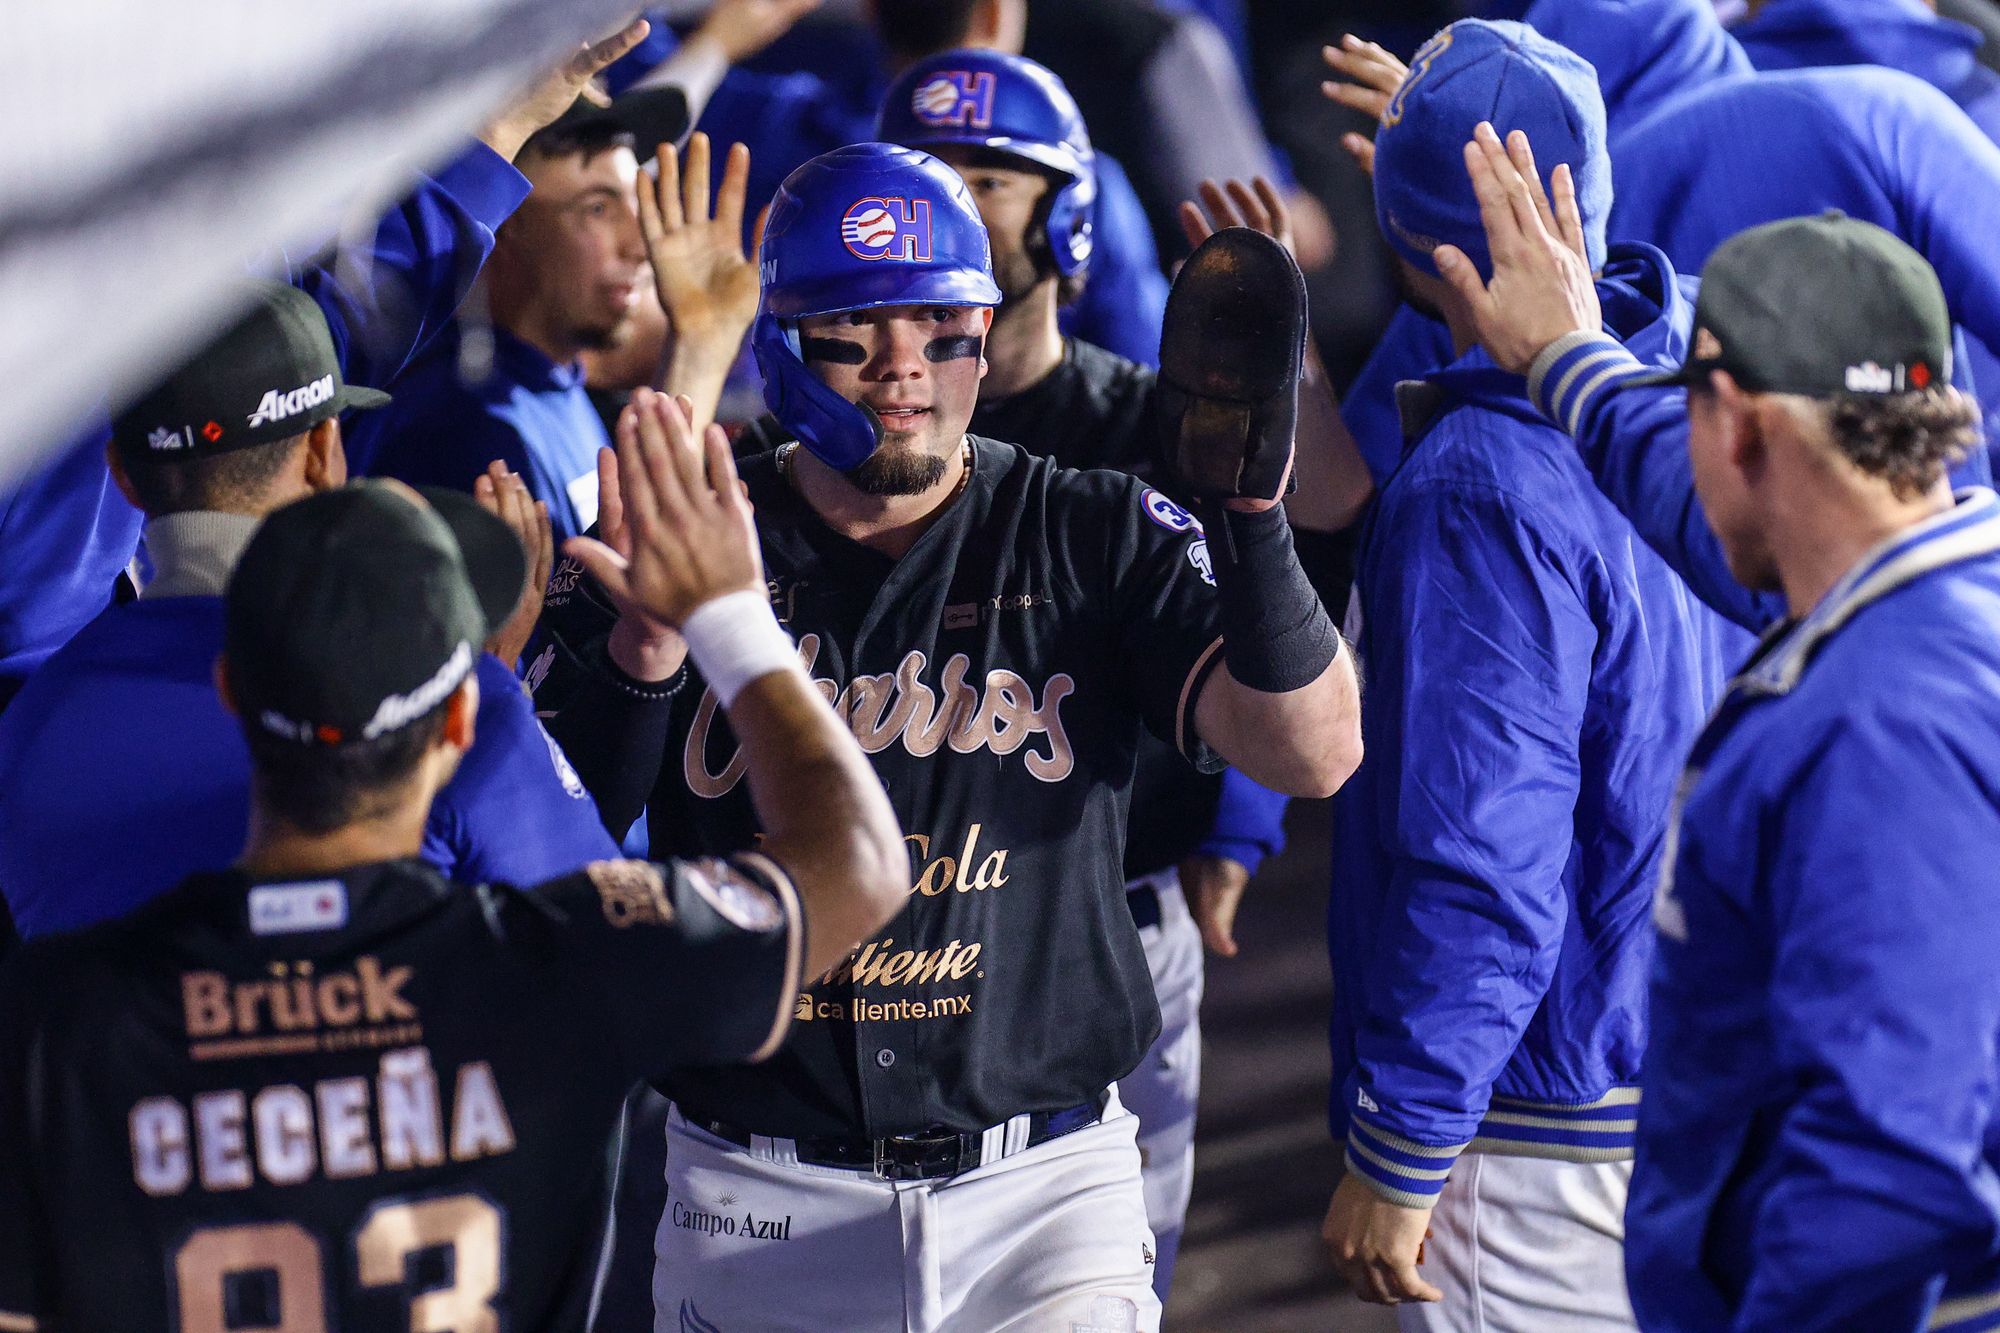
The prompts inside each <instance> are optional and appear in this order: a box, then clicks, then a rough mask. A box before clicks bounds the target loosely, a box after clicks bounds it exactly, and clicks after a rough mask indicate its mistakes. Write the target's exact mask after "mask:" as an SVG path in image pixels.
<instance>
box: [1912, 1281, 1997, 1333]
mask: <svg viewBox="0 0 2000 1333" xmlns="http://www.w3.org/2000/svg"><path fill="white" fill-rule="evenodd" d="M1924 1327H1925V1328H1926V1329H1927V1330H1928V1333H1988V1330H1990V1329H2000V1289H1994V1290H1991V1291H1975V1292H1973V1293H1971V1294H1970V1295H1965V1296H1947V1297H1945V1299H1943V1300H1941V1301H1939V1302H1938V1303H1937V1308H1936V1309H1934V1310H1932V1311H1931V1318H1930V1322H1929V1323H1928V1324H1926V1325H1925V1326H1924Z"/></svg>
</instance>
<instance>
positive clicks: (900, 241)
mask: <svg viewBox="0 0 2000 1333" xmlns="http://www.w3.org/2000/svg"><path fill="white" fill-rule="evenodd" d="M840 239H841V241H842V242H843V243H844V244H845V245H846V246H847V249H848V253H850V254H852V255H854V256H855V257H856V258H857V259H897V260H901V261H903V262H904V263H911V262H916V263H928V262H929V261H930V257H931V201H930V200H928V199H900V198H899V199H863V200H860V201H858V202H857V203H856V204H855V205H854V206H853V207H852V208H850V209H848V210H847V212H845V213H843V214H842V215H841V218H840Z"/></svg>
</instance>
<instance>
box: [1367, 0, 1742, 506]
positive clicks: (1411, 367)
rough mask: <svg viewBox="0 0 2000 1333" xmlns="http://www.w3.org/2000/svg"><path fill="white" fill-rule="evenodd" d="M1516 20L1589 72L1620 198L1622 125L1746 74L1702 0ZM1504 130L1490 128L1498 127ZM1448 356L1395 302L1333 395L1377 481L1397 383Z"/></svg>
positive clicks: (1396, 446)
mask: <svg viewBox="0 0 2000 1333" xmlns="http://www.w3.org/2000/svg"><path fill="white" fill-rule="evenodd" d="M1522 18H1523V20H1524V21H1525V22H1527V23H1528V24H1530V25H1532V26H1533V27H1534V28H1535V29H1536V30H1537V31H1539V32H1541V33H1542V34H1543V35H1544V36H1546V37H1548V38H1549V39H1550V40H1552V41H1557V42H1561V43H1562V44H1563V45H1564V46H1567V47H1568V48H1569V49H1570V50H1572V51H1574V52H1576V53H1577V54H1578V55H1580V56H1582V57H1583V58H1584V59H1585V60H1588V61H1589V62H1590V63H1591V65H1592V67H1593V68H1595V69H1596V70H1597V80H1598V84H1599V87H1600V89H1601V91H1602V92H1603V95H1604V119H1605V125H1606V128H1607V130H1608V131H1609V134H1610V152H1611V164H1612V178H1613V180H1614V182H1615V186H1616V193H1617V196H1618V198H1619V199H1621V200H1622V199H1623V197H1624V193H1625V190H1626V188H1627V184H1628V182H1629V181H1631V180H1632V179H1633V177H1634V175H1635V174H1636V173H1641V172H1643V171H1644V169H1645V168H1644V165H1643V159H1638V160H1628V159H1627V158H1626V157H1625V156H1624V155H1623V154H1622V153H1621V152H1620V150H1619V142H1618V139H1619V134H1620V132H1621V131H1622V130H1624V129H1625V128H1626V127H1628V126H1630V125H1633V124H1636V123H1637V122H1638V121H1639V120H1641V119H1642V118H1644V117H1645V116H1646V115H1648V114H1649V113H1650V112H1651V111H1652V110H1653V109H1654V108H1655V107H1657V106H1659V105H1660V104H1661V103H1662V102H1664V101H1667V100H1669V99H1670V98H1672V97H1674V96H1675V95H1677V94H1680V93H1684V92H1686V91H1688V90H1689V89H1693V88H1700V87H1703V86H1705V85H1707V84H1709V83H1712V82H1714V81H1715V80H1717V79H1724V78H1730V77H1733V76H1736V75H1740V74H1748V73H1749V72H1750V71H1751V65H1750V58H1749V57H1748V56H1746V55H1744V54H1743V51H1742V48H1740V47H1739V46H1737V44H1736V42H1735V41H1734V40H1733V39H1732V38H1731V37H1730V36H1729V34H1728V33H1726V32H1724V31H1723V29H1722V25H1721V24H1720V23H1718V22H1716V19H1715V11H1714V9H1713V8H1712V6H1711V5H1710V4H1709V0H1536V3H1535V4H1533V5H1530V6H1529V7H1528V10H1527V12H1526V13H1525V14H1524V15H1523V16H1522ZM1508 128H1509V127H1507V126H1505V125H1502V126H1500V127H1499V129H1500V131H1501V132H1502V133H1503V134H1504V133H1505V132H1506V131H1507V129H1508ZM1700 146H1701V147H1703V148H1706V147H1708V145H1707V144H1705V143H1704V144H1702V145H1700ZM1612 218H1613V222H1612V227H1611V232H1610V234H1611V235H1612V236H1613V237H1616V238H1618V239H1620V240H1635V241H1651V242H1652V243H1653V244H1655V245H1658V244H1659V242H1658V241H1657V240H1656V239H1655V238H1654V237H1652V236H1649V235H1645V234H1642V233H1629V234H1628V233H1627V232H1624V231H1620V230H1619V229H1618V226H1617V218H1618V214H1617V213H1615V212H1614V213H1613V214H1612ZM1662 248H1666V247H1662ZM1667 257H1668V258H1670V259H1672V260H1673V261H1674V263H1675V266H1676V267H1678V268H1679V269H1680V270H1681V272H1683V273H1694V272H1697V271H1698V270H1699V269H1700V268H1701V265H1700V263H1699V262H1697V263H1693V264H1690V263H1688V262H1686V261H1685V260H1684V259H1683V258H1682V257H1681V256H1679V255H1677V254H1675V253H1674V252H1673V251H1672V250H1671V249H1668V250H1667ZM1451 359H1452V350H1451V336H1450V335H1449V334H1448V333H1447V332H1446V331H1445V327H1444V324H1443V322H1442V321H1440V320H1436V319H1432V318H1430V317H1428V316H1425V315H1422V314H1419V313H1418V312H1417V311H1416V310H1415V309H1413V308H1411V307H1410V306H1408V305H1398V306H1397V307H1396V312H1395V313H1394V314H1393V315H1391V316H1390V318H1389V324H1388V327H1387V328H1385V329H1384V330H1383V331H1382V336H1381V338H1380V339H1378V340H1377V341H1376V344H1375V347H1374V350H1373V351H1372V352H1371V353H1370V354H1369V357H1368V360H1367V361H1365V362H1364V363H1363V364H1362V367H1361V370H1360V373H1359V374H1357V375H1356V376H1355V378H1354V383H1353V384H1351V385H1350V386H1348V390H1347V393H1346V394H1345V395H1343V396H1342V398H1341V403H1340V415H1341V420H1343V421H1344V422H1346V424H1347V429H1348V433H1349V434H1351V435H1352V436H1353V437H1354V443H1355V446H1356V448H1358V449H1359V450H1360V452H1361V458H1362V461H1363V462H1365V463H1366V464H1367V465H1368V471H1369V474H1370V475H1371V476H1373V477H1374V478H1375V484H1376V485H1377V486H1378V487H1379V486H1380V485H1381V484H1382V482H1383V481H1384V480H1385V479H1386V478H1387V477H1388V475H1389V474H1390V473H1391V472H1394V471H1395V470H1396V465H1397V464H1398V463H1400V462H1401V461H1402V457H1403V431H1402V426H1401V424H1400V423H1399V422H1398V420H1397V416H1396V396H1395V389H1396V385H1397V383H1398V382H1399V381H1402V380H1411V379H1416V378H1417V377H1418V376H1420V375H1422V374H1423V373H1424V372H1426V371H1428V370H1434V369H1436V368H1437V367H1439V366H1442V365H1445V364H1446V363H1448V362H1449V361H1450V360H1451Z"/></svg>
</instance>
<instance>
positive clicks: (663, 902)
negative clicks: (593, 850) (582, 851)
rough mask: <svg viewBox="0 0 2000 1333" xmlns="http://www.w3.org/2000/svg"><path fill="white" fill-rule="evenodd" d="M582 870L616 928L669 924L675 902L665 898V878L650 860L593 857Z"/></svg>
mask: <svg viewBox="0 0 2000 1333" xmlns="http://www.w3.org/2000/svg"><path fill="white" fill-rule="evenodd" d="M583 873H584V874H586V875H588V876H589V877H590V882H591V884H592V885H593V886H594V887H595V888H596V889H597V901H598V906H600V907H602V908H603V909H604V919H605V920H606V921H609V922H610V923H611V924H612V925H613V926H615V927H617V928H618V929H619V930H624V929H625V928H626V927H628V926H665V925H670V924H672V922H673V919H674V905H673V904H672V903H671V902H669V901H667V881H666V879H665V878H664V877H663V876H662V875H661V874H660V871H659V868H658V867H657V866H655V865H653V863H652V862H650V861H592V862H591V863H590V864H589V865H587V866H585V867H584V868H583Z"/></svg>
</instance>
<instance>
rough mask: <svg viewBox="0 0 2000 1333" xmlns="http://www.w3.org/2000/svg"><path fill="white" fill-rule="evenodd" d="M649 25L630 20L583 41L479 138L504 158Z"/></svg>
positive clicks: (550, 121) (633, 43)
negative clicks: (596, 38) (599, 38)
mask: <svg viewBox="0 0 2000 1333" xmlns="http://www.w3.org/2000/svg"><path fill="white" fill-rule="evenodd" d="M650 31H651V27H650V26H649V25H648V24H647V22H646V20H644V19H633V20H632V21H631V22H630V23H628V24H626V25H625V26H624V27H622V28H620V29H619V30H618V31H617V32H614V33H612V34H611V35H610V36H609V37H606V38H605V39H604V40H603V41H601V42H586V43H584V44H582V45H581V46H579V47H578V48H577V50H576V52H575V54H573V55H571V56H570V57H569V58H568V59H567V60H565V61H563V63H562V64H561V65H559V66H557V67H556V69H555V71H554V72H553V73H551V74H550V75H549V76H548V77H547V78H545V79H543V80H542V81H541V82H540V83H538V84H536V85H535V86H534V87H533V88H530V89H529V90H528V91H527V93H526V94H525V95H524V96H523V97H522V98H521V100H520V101H518V102H516V103H514V105H512V106H510V107H508V108H507V109H506V110H505V111H503V112H501V113H500V114H499V115H498V116H497V117H495V118H494V120H493V122H492V123H491V124H489V125H488V126H487V127H486V128H485V129H484V130H482V131H480V134H479V137H480V138H481V139H483V140H484V141H485V142H486V145H487V146H488V147H489V148H491V149H492V150H493V151H494V152H496V153H498V154H500V156H502V157H504V158H506V159H507V160H508V161H510V162H511V161H513V160H514V155H515V154H517V153H519V152H520V151H521V145H522V144H524V143H526V142H527V141H528V140H529V139H530V138H532V137H533V136H534V134H535V132H536V131H538V130H540V129H542V128H544V127H545V126H548V125H551V124H553V123H555V120H556V118H557V117H558V116H560V115H562V113H563V112H565V111H567V110H569V108H570V104H571V103H573V102H575V101H576V99H577V97H578V95H579V94H581V93H582V92H583V91H584V90H585V89H586V88H588V87H590V81H591V80H592V79H594V78H596V77H597V75H598V74H599V73H600V72H601V71H602V70H603V69H604V68H605V67H606V66H608V65H610V64H611V63H612V62H613V61H614V60H617V59H618V58H619V57H620V56H622V55H624V54H625V53H626V52H628V51H630V50H631V49H632V48H633V47H635V46H637V45H638V44H639V43H640V42H641V41H643V40H644V39H645V36H646V34H647V33H648V32H650Z"/></svg>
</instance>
